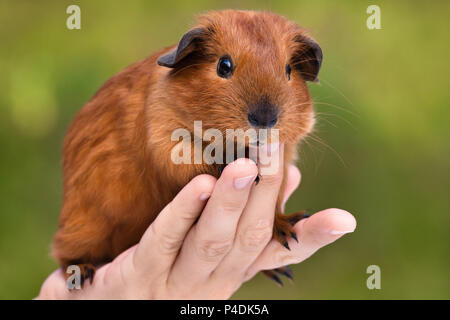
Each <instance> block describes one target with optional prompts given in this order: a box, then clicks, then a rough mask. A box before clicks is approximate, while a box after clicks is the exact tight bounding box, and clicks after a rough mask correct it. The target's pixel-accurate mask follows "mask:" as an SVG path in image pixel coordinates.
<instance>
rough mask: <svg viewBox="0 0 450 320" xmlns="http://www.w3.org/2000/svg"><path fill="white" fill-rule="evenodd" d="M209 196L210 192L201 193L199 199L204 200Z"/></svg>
mask: <svg viewBox="0 0 450 320" xmlns="http://www.w3.org/2000/svg"><path fill="white" fill-rule="evenodd" d="M210 196H211V193H208V192H206V193H202V194H201V195H200V200H202V201H204V200H206V199H208V198H209V197H210Z"/></svg>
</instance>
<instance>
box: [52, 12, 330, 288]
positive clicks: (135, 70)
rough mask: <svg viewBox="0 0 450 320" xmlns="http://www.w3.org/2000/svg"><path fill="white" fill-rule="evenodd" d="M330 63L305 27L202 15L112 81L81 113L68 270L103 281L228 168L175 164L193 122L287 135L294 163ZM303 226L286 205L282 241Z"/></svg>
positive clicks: (66, 216)
mask: <svg viewBox="0 0 450 320" xmlns="http://www.w3.org/2000/svg"><path fill="white" fill-rule="evenodd" d="M321 62H322V51H321V49H320V47H319V45H318V44H317V43H316V42H315V41H314V40H313V39H312V38H311V37H310V36H308V35H307V34H306V33H305V31H304V30H302V29H301V28H300V27H299V26H297V25H296V24H295V23H293V22H290V21H288V20H286V19H285V18H283V17H281V16H278V15H276V14H272V13H269V12H253V11H236V10H226V11H219V12H210V13H208V14H205V15H202V16H200V17H198V24H197V26H196V27H195V28H193V29H191V30H190V31H189V32H187V33H186V34H185V35H184V36H183V37H182V38H181V40H180V42H179V43H178V45H176V46H173V47H169V48H166V49H164V50H162V51H160V52H157V53H155V54H153V55H151V56H149V57H148V58H146V59H144V60H142V61H139V62H137V63H134V64H133V65H131V66H129V67H127V68H126V69H125V70H123V71H122V72H120V73H119V74H117V75H116V76H114V77H112V78H111V79H110V80H108V81H107V82H106V83H105V84H104V85H103V86H102V87H101V88H100V90H99V91H98V92H97V93H96V94H95V95H94V97H93V98H92V99H91V100H90V101H89V102H88V103H87V104H86V105H85V106H84V107H83V108H82V109H81V110H80V111H79V112H78V114H77V116H76V117H75V119H74V120H73V122H72V124H71V125H70V128H69V130H68V132H67V135H66V137H65V140H64V149H63V179H64V199H63V207H62V211H61V216H60V220H59V228H58V231H57V233H56V235H55V237H54V241H53V244H52V251H53V256H54V257H55V258H56V259H57V260H58V261H59V263H60V265H61V266H62V267H63V268H64V270H65V268H66V267H67V266H68V265H73V264H77V265H79V266H80V267H81V271H82V277H83V279H84V278H89V279H90V280H91V281H92V277H93V276H94V271H95V266H98V265H101V264H104V263H106V262H109V261H111V260H113V259H114V258H115V257H116V256H117V255H118V254H120V253H121V252H123V251H124V250H126V249H127V248H129V247H131V246H133V245H134V244H136V243H138V242H139V240H140V238H141V236H142V235H143V233H144V231H145V230H146V229H147V227H148V226H149V225H150V224H151V222H152V221H153V220H154V219H155V217H156V216H157V215H158V213H159V212H160V211H161V210H162V209H163V207H164V206H165V205H166V204H167V203H168V202H170V201H171V200H172V198H173V197H174V196H175V195H176V194H177V193H178V192H179V191H180V190H181V188H182V187H183V186H184V185H186V184H187V183H188V182H189V181H190V180H191V179H192V178H193V177H195V176H196V175H199V174H202V173H207V174H211V175H214V176H218V175H219V174H220V165H218V164H204V163H203V164H191V165H186V164H184V165H177V164H175V163H173V161H172V160H171V150H172V149H173V147H174V146H175V145H176V144H177V142H176V141H172V140H171V134H172V132H173V131H174V130H175V129H177V128H185V129H187V130H189V131H191V132H192V130H193V125H194V121H197V120H201V121H202V125H203V128H204V129H208V128H215V129H218V130H220V131H222V132H224V131H225V129H228V128H234V129H237V128H242V129H244V130H245V129H247V128H251V127H258V128H270V127H272V128H277V129H279V140H280V142H281V143H284V144H285V151H284V165H285V166H287V165H289V164H290V163H292V162H293V161H294V160H295V156H296V153H297V152H296V145H297V144H298V142H299V141H300V139H301V138H302V137H304V136H305V135H306V134H307V133H308V132H309V131H310V130H311V129H312V126H313V124H314V112H313V105H312V101H311V99H310V95H309V92H308V87H307V84H306V81H316V80H317V75H318V72H319V69H320V66H321ZM285 172H286V170H285ZM284 180H285V179H284ZM284 184H285V182H284V181H283V184H282V187H281V191H280V194H282V193H283V188H284ZM303 217H305V215H304V214H303V213H302V212H299V213H296V214H291V215H284V214H283V213H282V209H281V197H279V200H278V204H277V208H276V212H275V222H274V237H275V238H276V239H277V240H279V241H280V242H281V243H282V244H283V245H284V246H286V247H288V244H287V238H288V237H294V238H295V239H296V236H295V233H292V232H291V230H292V225H293V224H295V222H297V221H298V220H300V219H301V218H303ZM283 272H284V273H285V274H286V273H289V272H287V271H286V270H284V271H283ZM266 274H267V275H269V276H271V277H272V278H273V279H275V280H276V279H277V277H276V275H275V274H274V273H273V272H272V271H267V272H266ZM288 276H289V274H288Z"/></svg>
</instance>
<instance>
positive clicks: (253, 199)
mask: <svg viewBox="0 0 450 320" xmlns="http://www.w3.org/2000/svg"><path fill="white" fill-rule="evenodd" d="M270 156H271V157H273V160H274V161H275V162H277V163H279V164H280V165H279V166H278V168H277V170H276V171H274V172H273V173H272V174H270V175H269V174H266V175H263V176H262V177H261V180H260V182H259V184H258V185H257V186H255V187H254V188H253V189H252V191H251V193H250V196H249V199H248V202H247V205H246V207H245V210H244V212H243V214H242V217H241V219H240V221H239V225H238V230H237V234H236V238H235V241H234V244H233V247H232V249H231V251H230V252H229V253H228V254H227V256H226V257H225V258H224V259H223V261H222V262H221V263H220V265H219V266H218V267H217V270H215V271H214V278H215V279H219V280H223V281H229V279H230V276H231V277H236V280H239V281H242V277H243V275H244V274H245V272H246V270H247V268H248V267H249V266H250V265H251V264H252V262H253V261H254V260H255V259H256V258H257V257H258V255H259V254H260V253H261V252H262V250H263V249H264V248H265V246H266V245H267V243H268V242H269V241H270V239H271V238H272V230H273V220H274V212H275V206H276V203H277V199H278V194H279V191H280V186H281V182H282V180H283V161H282V159H283V158H284V147H283V145H281V146H280V148H277V149H276V152H271V155H270Z"/></svg>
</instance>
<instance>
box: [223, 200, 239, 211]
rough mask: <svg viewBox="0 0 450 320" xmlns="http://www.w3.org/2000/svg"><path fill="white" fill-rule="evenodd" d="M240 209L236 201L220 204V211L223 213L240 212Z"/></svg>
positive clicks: (225, 201) (226, 201)
mask: <svg viewBox="0 0 450 320" xmlns="http://www.w3.org/2000/svg"><path fill="white" fill-rule="evenodd" d="M242 209H243V205H242V204H241V203H240V202H239V201H237V199H227V200H224V201H222V203H221V204H220V211H221V212H223V213H235V212H240V211H242Z"/></svg>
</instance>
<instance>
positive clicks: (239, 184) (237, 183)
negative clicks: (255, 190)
mask: <svg viewBox="0 0 450 320" xmlns="http://www.w3.org/2000/svg"><path fill="white" fill-rule="evenodd" d="M255 177H256V176H255V175H251V176H246V177H243V178H238V179H235V180H234V187H235V188H236V189H238V190H241V189H244V188H245V187H246V186H248V185H249V183H250V182H252V181H253V180H255Z"/></svg>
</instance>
